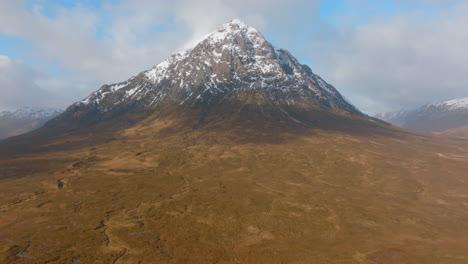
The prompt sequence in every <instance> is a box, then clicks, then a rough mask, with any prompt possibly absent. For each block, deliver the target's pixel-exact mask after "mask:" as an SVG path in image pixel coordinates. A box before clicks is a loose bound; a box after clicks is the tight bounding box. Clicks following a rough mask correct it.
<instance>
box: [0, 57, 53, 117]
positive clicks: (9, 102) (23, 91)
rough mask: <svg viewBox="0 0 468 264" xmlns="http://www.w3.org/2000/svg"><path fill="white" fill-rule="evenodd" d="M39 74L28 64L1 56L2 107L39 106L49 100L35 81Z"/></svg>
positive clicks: (0, 97)
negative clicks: (46, 99)
mask: <svg viewBox="0 0 468 264" xmlns="http://www.w3.org/2000/svg"><path fill="white" fill-rule="evenodd" d="M38 77H39V74H38V73H37V72H36V71H34V70H33V69H31V68H30V67H28V66H27V65H26V64H24V63H22V62H19V61H13V60H11V59H10V58H9V57H7V56H5V55H0V94H1V95H2V96H0V106H2V110H3V109H14V108H16V107H18V106H23V105H25V106H29V105H32V106H34V105H37V104H38V103H41V102H40V101H43V100H44V99H45V98H47V92H46V91H44V90H43V89H41V88H40V87H39V86H38V85H37V84H36V83H35V82H34V80H35V79H36V78H38Z"/></svg>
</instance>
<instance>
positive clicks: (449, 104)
mask: <svg viewBox="0 0 468 264" xmlns="http://www.w3.org/2000/svg"><path fill="white" fill-rule="evenodd" d="M376 117H377V118H379V119H381V120H384V121H387V122H389V123H392V124H394V125H397V126H400V127H403V128H406V129H411V130H416V131H422V132H442V131H445V130H453V129H458V128H462V127H464V126H468V97H465V98H458V99H454V100H450V101H445V102H442V103H436V104H428V105H424V106H422V107H420V108H418V109H416V110H401V111H397V112H390V113H382V114H378V115H376Z"/></svg>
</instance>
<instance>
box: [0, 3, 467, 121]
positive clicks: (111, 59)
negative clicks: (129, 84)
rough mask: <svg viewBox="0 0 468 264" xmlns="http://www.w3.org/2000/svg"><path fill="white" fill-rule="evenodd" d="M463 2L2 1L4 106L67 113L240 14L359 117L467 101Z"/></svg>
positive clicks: (0, 99) (0, 89)
mask: <svg viewBox="0 0 468 264" xmlns="http://www.w3.org/2000/svg"><path fill="white" fill-rule="evenodd" d="M466 14H468V0H379V1H375V0H289V1H284V0H236V1H232V0H81V1H80V0H76V1H73V0H15V1H11V0H0V109H3V110H12V109H15V108H18V107H21V106H49V107H58V108H66V107H67V106H69V105H70V104H72V103H73V102H75V101H79V100H81V99H83V98H85V97H86V96H87V95H88V94H90V93H91V92H93V91H95V90H97V89H98V88H99V87H100V86H101V85H103V84H110V83H116V82H120V81H124V80H126V79H128V78H129V77H131V76H133V75H136V74H138V73H139V72H141V71H143V70H146V69H149V68H151V67H152V66H154V65H156V64H158V63H159V62H161V61H162V60H164V59H165V58H166V57H168V56H169V55H170V54H172V53H174V52H177V51H179V50H181V49H183V48H185V47H189V46H190V45H193V44H194V43H196V42H197V40H200V38H201V37H202V36H205V35H206V34H207V33H209V32H211V31H213V30H216V29H217V28H218V27H219V26H220V25H221V24H223V23H227V22H229V21H230V20H232V19H233V18H238V19H241V20H243V21H244V22H246V23H247V24H249V25H251V26H253V27H255V28H257V29H258V30H259V31H261V32H262V34H263V35H264V36H265V37H266V39H268V40H269V41H270V42H272V44H274V45H275V46H278V47H281V48H286V49H288V50H289V51H290V52H291V53H292V54H293V55H294V56H295V57H296V58H297V59H298V60H299V61H301V62H302V63H304V64H307V65H309V66H310V67H311V68H312V70H313V71H314V72H315V73H316V74H318V75H320V76H321V77H322V78H324V79H325V80H326V81H327V82H329V83H331V84H333V85H334V86H335V87H336V88H337V89H338V90H339V91H340V92H341V93H342V94H343V95H344V96H345V97H346V98H347V99H348V100H349V101H350V102H351V103H353V104H354V105H356V106H357V107H358V108H359V109H361V110H362V111H363V112H365V113H367V114H370V115H373V114H375V113H379V112H388V111H395V110H400V109H412V108H416V107H418V106H420V105H423V104H427V103H433V102H440V101H444V100H449V99H453V98H459V97H468V48H467V43H468V27H467V25H468V16H467V15H466Z"/></svg>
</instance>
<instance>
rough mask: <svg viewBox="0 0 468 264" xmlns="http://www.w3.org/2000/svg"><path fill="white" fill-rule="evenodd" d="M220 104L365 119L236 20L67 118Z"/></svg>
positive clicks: (330, 88) (87, 101) (286, 54)
mask: <svg viewBox="0 0 468 264" xmlns="http://www.w3.org/2000/svg"><path fill="white" fill-rule="evenodd" d="M220 104H252V105H257V104H258V105H275V106H290V105H294V106H295V107H299V108H305V109H310V108H318V109H325V110H329V111H334V112H336V113H346V114H356V115H361V113H360V112H359V111H358V110H357V109H356V108H355V107H354V106H353V105H351V104H350V103H348V102H347V101H346V100H345V99H344V98H343V97H342V96H341V95H340V93H339V92H338V91H337V90H336V89H335V88H334V87H333V86H331V85H329V84H328V83H326V82H325V81H324V80H322V79H321V78H320V77H319V76H318V75H316V74H314V73H313V72H312V70H311V69H310V68H309V67H308V66H306V65H302V64H300V63H299V62H298V61H297V59H296V58H294V57H293V56H292V55H291V54H290V53H289V52H288V51H286V50H284V49H279V48H276V47H274V46H273V45H271V44H270V43H269V42H268V41H266V40H265V38H264V37H263V36H262V34H260V32H258V31H257V30H256V29H254V28H252V27H250V26H248V25H246V24H245V23H243V22H241V21H239V20H233V21H231V22H230V23H228V24H224V25H223V26H221V28H219V29H218V30H217V31H216V32H214V33H212V34H211V35H209V36H208V37H207V38H205V39H204V40H202V41H201V42H199V43H198V44H197V45H196V46H195V47H193V48H191V49H187V50H184V51H181V52H178V53H175V54H173V55H172V56H170V57H169V58H168V59H167V60H165V61H163V62H161V63H160V64H158V65H157V66H155V67H153V68H152V69H150V70H147V71H144V72H142V73H140V74H138V75H137V76H135V77H132V78H130V79H129V80H127V81H125V82H122V83H116V84H111V85H104V86H102V87H101V89H99V90H98V91H96V92H94V93H92V94H91V95H90V96H88V97H87V98H86V99H84V100H82V101H80V102H77V103H75V104H73V105H72V106H71V107H70V108H69V109H68V110H67V112H66V113H65V116H69V117H70V116H73V117H86V118H88V119H89V117H90V115H92V116H93V117H94V119H96V120H98V119H101V118H102V116H115V115H118V114H119V113H122V112H128V111H130V110H132V111H137V112H138V111H139V112H142V111H145V112H151V110H156V109H159V108H161V107H165V106H168V105H171V106H179V107H181V108H185V109H187V108H191V109H193V108H195V109H205V108H209V107H212V106H214V105H220ZM96 116H99V118H97V117H96ZM62 118H64V117H62Z"/></svg>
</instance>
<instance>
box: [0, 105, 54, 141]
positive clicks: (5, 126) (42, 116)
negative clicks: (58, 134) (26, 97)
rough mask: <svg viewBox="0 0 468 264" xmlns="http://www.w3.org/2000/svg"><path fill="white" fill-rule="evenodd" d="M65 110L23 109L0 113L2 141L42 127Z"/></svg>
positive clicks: (48, 108)
mask: <svg viewBox="0 0 468 264" xmlns="http://www.w3.org/2000/svg"><path fill="white" fill-rule="evenodd" d="M62 112H63V110H61V109H57V108H51V107H22V108H19V109H17V110H15V111H2V112H0V139H1V138H7V137H11V136H17V135H20V134H23V133H26V132H29V131H31V130H34V129H36V128H38V127H40V126H42V125H43V124H44V123H45V122H47V121H48V120H50V119H52V118H54V117H56V116H57V115H59V114H60V113H62Z"/></svg>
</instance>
